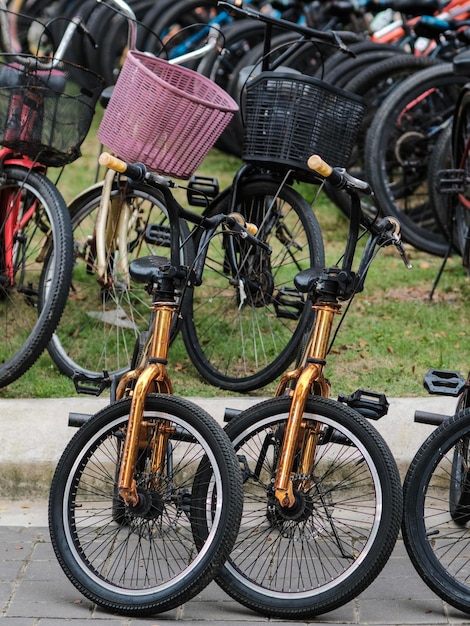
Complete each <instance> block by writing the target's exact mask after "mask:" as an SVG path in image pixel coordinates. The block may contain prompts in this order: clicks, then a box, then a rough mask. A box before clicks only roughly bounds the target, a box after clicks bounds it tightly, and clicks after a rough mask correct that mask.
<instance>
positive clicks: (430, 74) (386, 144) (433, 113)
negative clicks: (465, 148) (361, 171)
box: [364, 63, 465, 256]
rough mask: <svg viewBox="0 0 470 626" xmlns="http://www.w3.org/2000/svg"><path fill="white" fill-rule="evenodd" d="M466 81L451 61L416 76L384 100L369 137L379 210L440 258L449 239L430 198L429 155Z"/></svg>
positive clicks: (370, 176) (368, 161) (368, 162)
mask: <svg viewBox="0 0 470 626" xmlns="http://www.w3.org/2000/svg"><path fill="white" fill-rule="evenodd" d="M464 81H465V78H464V77H463V76H455V75H453V73H452V64H451V63H443V64H439V65H436V66H435V67H428V68H426V69H423V70H421V71H419V72H417V73H416V74H413V75H412V76H410V77H408V78H406V79H405V80H404V81H402V82H401V83H400V84H399V85H397V87H396V88H395V89H393V90H392V92H391V93H390V95H389V96H388V97H387V98H386V99H385V100H384V102H383V103H382V105H381V106H380V108H379V109H378V111H377V113H376V115H375V117H374V120H373V122H372V124H371V126H370V128H369V130H368V132H367V136H366V143H365V157H364V163H365V171H366V179H367V180H368V181H369V182H370V184H371V187H372V189H373V190H374V192H375V195H376V198H377V202H378V205H379V208H380V212H381V213H382V214H383V215H393V216H395V217H396V218H397V219H398V220H399V221H400V225H401V232H402V236H403V239H404V240H406V241H407V242H408V243H410V244H412V245H413V246H415V247H416V248H418V249H420V250H424V251H425V252H428V253H430V254H435V255H438V256H444V255H445V254H446V253H447V249H448V243H447V240H446V238H445V236H444V235H443V234H442V232H441V229H440V228H439V225H438V224H437V223H436V219H435V216H434V213H433V211H432V208H431V205H430V201H429V189H428V184H427V183H428V180H427V173H428V164H429V157H430V155H431V154H432V152H433V150H434V147H435V144H436V141H437V139H438V137H439V135H440V133H441V132H442V130H443V129H444V128H445V126H446V123H448V120H449V119H451V118H452V116H453V113H454V108H455V105H456V102H457V98H458V94H459V92H460V89H461V86H462V84H463V83H464Z"/></svg>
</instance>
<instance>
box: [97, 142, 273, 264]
mask: <svg viewBox="0 0 470 626" xmlns="http://www.w3.org/2000/svg"><path fill="white" fill-rule="evenodd" d="M98 161H99V164H100V165H102V166H103V167H107V168H108V169H111V170H114V171H115V172H119V173H120V174H125V175H126V176H127V177H128V178H131V179H132V180H134V181H136V182H147V183H149V184H152V183H153V184H155V185H160V186H163V187H165V188H168V187H176V186H177V185H176V184H175V183H174V182H173V181H172V180H171V179H169V178H167V177H166V176H162V175H160V174H156V173H155V172H149V171H147V168H146V166H145V165H144V164H143V163H127V162H126V161H123V160H122V159H119V158H117V157H115V156H113V155H112V154H109V152H102V153H101V154H100V156H99V159H98ZM185 215H188V213H187V212H186V213H185ZM191 219H192V221H194V222H195V223H199V224H200V225H201V226H203V227H205V228H208V229H209V230H214V231H215V229H216V228H217V226H219V225H221V224H223V225H225V227H226V228H227V229H228V230H229V231H231V232H233V233H234V234H237V235H239V236H240V237H241V238H242V239H244V240H245V241H247V242H248V243H250V244H251V245H254V246H258V247H260V248H262V249H263V250H265V251H266V252H268V253H271V248H270V247H269V246H268V245H267V244H265V243H264V242H263V241H261V240H260V239H258V238H257V237H256V234H257V232H258V227H257V226H256V225H255V224H252V223H250V222H246V221H245V219H244V217H243V216H242V215H241V214H240V213H229V214H228V215H222V214H221V215H215V216H214V217H213V218H206V217H202V216H200V215H196V214H193V213H191Z"/></svg>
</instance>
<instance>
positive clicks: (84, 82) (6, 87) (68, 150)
mask: <svg viewBox="0 0 470 626" xmlns="http://www.w3.org/2000/svg"><path fill="white" fill-rule="evenodd" d="M41 61H42V62H49V61H50V59H45V58H44V59H40V58H38V57H36V56H34V55H30V54H3V55H1V57H0V144H1V145H3V146H7V147H9V148H11V149H12V150H14V151H15V152H18V153H20V154H23V155H26V156H28V157H30V158H32V159H34V160H36V161H38V162H40V163H41V164H43V165H45V166H47V167H60V166H62V165H65V164H67V163H71V162H72V161H74V160H75V159H77V158H78V157H79V156H80V154H81V152H80V146H81V144H82V143H83V141H84V139H85V137H86V135H87V133H88V131H89V129H90V125H91V122H92V120H93V116H94V113H95V106H96V102H97V100H98V98H99V96H100V94H101V92H102V90H103V87H104V83H103V80H102V78H101V77H100V76H98V75H97V74H96V73H94V72H92V71H91V70H88V69H86V68H84V67H81V66H78V65H74V64H72V63H67V62H65V61H61V62H60V63H59V64H58V66H57V69H53V70H50V69H49V70H44V69H42V65H41Z"/></svg>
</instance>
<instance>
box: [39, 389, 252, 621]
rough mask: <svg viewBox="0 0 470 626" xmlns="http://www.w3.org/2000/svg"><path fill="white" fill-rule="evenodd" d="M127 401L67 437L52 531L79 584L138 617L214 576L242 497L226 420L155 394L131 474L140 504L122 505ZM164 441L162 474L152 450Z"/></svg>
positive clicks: (55, 483) (177, 600) (54, 493)
mask: <svg viewBox="0 0 470 626" xmlns="http://www.w3.org/2000/svg"><path fill="white" fill-rule="evenodd" d="M130 406H131V401H130V400H129V399H125V400H122V401H120V402H116V403H114V404H111V405H110V406H108V407H106V408H105V409H103V410H102V411H100V412H99V413H97V414H96V415H95V416H94V417H93V418H92V419H91V420H90V421H89V422H87V423H86V424H85V425H84V426H82V427H81V428H80V429H79V430H78V431H77V433H76V434H75V436H74V437H73V439H72V440H71V441H70V443H69V445H68V446H67V448H66V450H65V451H64V453H63V455H62V457H61V459H60V461H59V463H58V465H57V469H56V472H55V475H54V478H53V480H52V485H51V492H50V500H49V529H50V534H51V540H52V545H53V547H54V550H55V553H56V556H57V559H58V561H59V563H60V565H61V567H62V568H63V570H64V572H65V574H66V575H67V577H68V578H69V579H70V580H71V582H72V583H73V584H74V585H75V587H76V588H77V589H78V590H79V591H80V592H81V593H82V594H83V595H85V596H86V597H87V598H89V599H90V600H92V601H93V602H96V603H97V604H98V605H100V606H102V607H104V608H105V609H108V610H111V611H117V612H119V613H123V614H127V615H133V616H136V615H151V614H153V613H159V612H162V611H168V610H170V609H172V608H175V607H177V606H179V605H181V604H183V603H184V602H186V601H187V600H189V599H190V598H192V597H193V596H194V595H195V594H196V593H198V592H199V591H201V590H202V589H203V588H204V587H205V586H206V585H207V584H208V583H209V582H210V581H211V580H212V579H213V577H214V575H215V573H216V572H217V570H218V568H219V567H220V565H221V564H222V563H223V562H224V560H225V559H226V557H227V556H228V554H229V553H230V550H231V548H232V546H233V542H234V540H235V538H236V535H237V531H238V526H239V522H240V514H241V509H242V501H243V498H242V484H241V474H240V469H239V466H238V461H237V459H236V457H235V453H234V450H233V448H232V446H231V443H230V440H229V439H228V437H227V436H226V434H225V433H224V432H223V430H222V429H221V428H220V426H218V424H217V423H216V422H215V421H214V420H213V418H211V417H210V415H208V414H207V413H206V412H205V411H203V410H202V409H200V408H199V407H197V406H196V405H194V404H192V403H190V402H188V401H187V400H183V399H181V398H176V397H174V396H165V395H160V396H159V395H155V396H150V397H149V398H147V401H146V405H145V410H144V420H145V426H143V428H145V433H142V435H143V437H142V439H141V445H140V448H139V457H138V460H137V464H136V471H135V474H134V478H135V480H136V486H137V490H138V493H139V504H138V505H137V506H136V507H130V506H129V507H127V506H125V505H124V502H123V500H122V499H121V498H120V496H119V495H118V492H117V485H116V478H117V474H118V469H119V461H120V459H121V452H122V444H123V440H124V437H125V433H126V428H127V423H128V419H129V410H130ZM141 430H142V429H141ZM161 439H164V441H165V444H164V445H165V446H166V448H165V450H166V453H165V463H164V467H163V468H162V467H161V465H159V467H158V472H157V471H156V469H155V468H154V465H153V463H155V460H154V458H153V456H152V455H153V454H155V448H156V447H157V446H158V444H159V442H160V441H161ZM196 483H197V485H198V487H199V489H201V487H202V486H204V493H205V495H206V496H207V499H203V498H201V497H199V495H198V494H197V493H196V492H195V491H194V490H193V486H194V485H195V484H196ZM203 522H204V524H205V530H206V531H207V532H205V533H203V534H201V532H200V528H201V526H202V524H203ZM195 528H198V529H199V531H198V532H197V543H196V541H195V539H194V537H193V535H194V533H195V530H194V529H195Z"/></svg>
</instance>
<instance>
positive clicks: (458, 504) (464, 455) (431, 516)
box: [403, 369, 470, 613]
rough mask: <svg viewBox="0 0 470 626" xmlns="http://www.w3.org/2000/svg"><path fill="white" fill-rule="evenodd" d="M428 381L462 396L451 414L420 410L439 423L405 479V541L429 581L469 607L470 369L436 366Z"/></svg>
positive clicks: (436, 389)
mask: <svg viewBox="0 0 470 626" xmlns="http://www.w3.org/2000/svg"><path fill="white" fill-rule="evenodd" d="M424 386H425V388H426V389H427V390H428V392H429V393H431V394H440V395H446V396H453V397H457V398H458V400H457V404H456V408H455V414H454V415H452V416H447V415H440V414H435V413H428V412H425V411H416V412H415V421H416V422H420V423H424V424H431V425H434V426H436V428H435V430H434V431H433V432H432V433H431V434H430V435H429V436H428V437H427V438H426V440H425V441H424V442H423V444H422V445H421V446H420V448H419V450H418V451H417V452H416V455H415V457H414V458H413V460H412V462H411V464H410V467H409V469H408V472H407V474H406V477H405V481H404V483H403V495H404V509H403V541H404V543H405V546H406V549H407V552H408V555H409V557H410V559H411V562H412V563H413V566H414V567H415V569H416V571H417V573H418V574H419V575H420V577H421V578H422V580H423V581H424V582H425V583H426V585H428V587H429V588H430V589H432V590H433V591H434V593H436V594H437V595H438V596H439V597H440V598H442V599H444V600H445V601H446V602H448V603H449V604H450V605H451V606H454V607H455V608H457V609H459V610H461V611H464V612H465V613H469V612H470V594H469V592H468V557H467V548H468V522H469V521H470V497H469V494H470V491H469V474H468V472H469V442H470V438H469V431H470V395H469V390H470V375H469V376H467V378H465V377H463V376H462V375H461V374H460V373H459V372H453V371H447V370H439V369H431V370H429V371H428V372H427V374H426V376H425V377H424Z"/></svg>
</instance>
